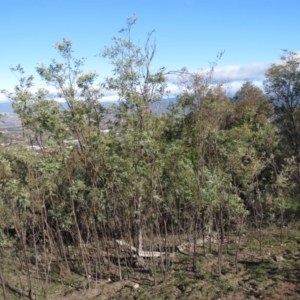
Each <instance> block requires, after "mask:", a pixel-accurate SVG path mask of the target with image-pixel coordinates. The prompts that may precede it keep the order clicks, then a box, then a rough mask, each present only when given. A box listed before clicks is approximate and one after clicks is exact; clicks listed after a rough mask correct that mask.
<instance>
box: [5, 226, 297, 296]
mask: <svg viewBox="0 0 300 300" xmlns="http://www.w3.org/2000/svg"><path fill="white" fill-rule="evenodd" d="M256 235H257V234H256V233H255V232H254V233H253V232H252V233H250V234H247V235H245V236H243V237H242V242H241V246H240V252H239V255H238V260H237V262H238V263H237V265H236V264H235V253H236V247H237V245H236V243H234V242H232V243H228V244H226V245H224V247H223V248H224V249H223V255H222V266H221V273H222V274H221V276H219V273H218V270H219V259H218V255H217V246H216V245H213V247H212V249H211V253H209V251H208V249H206V254H204V252H203V248H202V247H198V248H197V249H196V250H197V251H196V256H195V261H194V262H195V268H194V269H193V255H192V252H191V255H184V254H181V253H177V254H176V255H175V256H174V258H173V259H172V263H171V265H170V268H169V269H168V272H166V274H165V277H164V272H163V267H162V266H161V265H159V264H157V265H156V266H155V269H153V266H152V267H149V268H148V269H147V268H146V269H145V268H144V269H143V268H140V267H133V266H130V267H129V266H128V265H127V266H124V265H123V266H121V268H122V273H123V280H120V278H119V277H118V268H117V267H115V269H112V270H111V271H110V273H108V272H106V274H105V276H103V279H102V280H95V279H94V278H90V288H89V289H88V288H87V287H88V284H87V279H86V277H85V276H84V275H83V274H79V273H78V272H77V273H76V272H73V273H72V274H71V275H70V277H69V278H65V279H64V282H63V283H62V282H61V281H60V280H59V279H58V277H55V276H53V279H52V281H51V283H50V284H49V285H48V286H47V287H44V288H45V289H46V290H47V293H48V297H47V298H46V297H45V293H43V288H42V285H43V283H42V282H43V281H42V279H41V278H39V279H40V280H39V281H37V280H36V277H35V274H36V273H35V271H36V270H35V269H34V265H31V272H32V278H33V279H34V278H35V281H34V280H33V290H35V291H36V293H33V297H32V298H33V299H48V300H59V299H66V300H77V299H78V300H80V299H86V300H89V299H95V300H113V299H118V300H120V299H125V300H126V299H142V300H147V299H149V300H150V299H151V300H155V299H157V300H158V299H170V300H172V299H227V300H234V299H236V300H237V299H270V300H271V299H274V300H283V299H300V231H299V229H298V228H293V229H291V228H286V229H285V230H284V236H283V239H282V240H281V239H280V236H279V230H278V229H274V228H273V229H266V230H264V232H263V236H262V249H261V250H262V251H261V253H260V244H259V239H258V238H257V236H256ZM0 261H1V268H2V271H3V274H4V278H5V281H6V290H7V294H8V299H12V300H14V299H28V294H27V292H28V289H27V287H28V286H27V281H26V272H24V268H22V267H20V261H18V260H16V259H14V258H13V254H12V253H11V252H9V251H8V250H6V257H2V259H1V260H0ZM124 278H125V279H124ZM1 297H2V290H1V288H0V299H3V298H1Z"/></svg>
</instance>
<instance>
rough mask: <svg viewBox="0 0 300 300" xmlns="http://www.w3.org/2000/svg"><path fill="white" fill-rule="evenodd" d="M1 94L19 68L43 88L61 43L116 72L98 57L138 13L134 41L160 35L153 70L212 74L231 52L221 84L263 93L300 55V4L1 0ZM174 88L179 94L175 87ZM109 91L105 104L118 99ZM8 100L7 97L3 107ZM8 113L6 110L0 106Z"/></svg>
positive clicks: (218, 74)
mask: <svg viewBox="0 0 300 300" xmlns="http://www.w3.org/2000/svg"><path fill="white" fill-rule="evenodd" d="M0 5H1V6H0V7H1V12H0V20H1V25H0V38H1V52H0V53H1V55H0V90H1V89H7V90H13V87H14V85H15V84H16V83H17V81H16V78H15V77H14V75H13V74H12V72H11V71H10V67H11V66H15V65H17V64H21V65H22V66H23V68H24V70H25V71H26V74H28V75H30V74H32V75H34V77H35V78H36V84H35V85H36V87H39V86H42V85H43V83H42V82H41V81H40V79H39V76H38V75H37V73H36V71H35V67H37V66H38V65H39V64H41V63H44V64H46V65H48V64H50V62H51V59H52V58H57V59H58V60H59V56H58V55H57V52H56V50H55V49H54V44H55V43H56V42H59V41H61V40H62V38H64V37H65V38H68V39H70V40H72V42H73V46H74V55H75V56H76V57H86V58H87V61H86V66H85V70H86V71H97V72H98V73H99V75H100V79H102V78H104V77H105V76H107V75H109V74H110V73H111V70H112V66H111V65H110V64H109V63H108V62H107V61H106V60H105V59H103V58H100V57H99V56H97V54H99V53H100V51H101V50H102V49H103V48H104V47H105V46H110V45H112V38H113V37H114V36H119V35H120V34H119V33H118V31H119V30H120V29H121V28H123V27H125V24H126V20H127V18H128V17H130V16H132V15H133V14H136V15H137V16H138V22H137V24H136V25H135V26H134V28H133V31H132V35H133V41H134V42H136V43H143V42H145V40H146V37H147V33H148V32H150V31H152V30H155V38H156V42H157V53H156V56H155V60H154V63H153V69H154V70H155V69H158V68H159V67H161V66H165V67H166V68H167V70H179V69H181V68H182V67H186V68H188V69H189V70H191V71H196V70H199V69H206V68H208V66H209V62H212V61H214V60H215V59H216V56H217V54H218V53H219V52H220V51H225V52H224V55H223V56H222V59H221V60H220V61H219V62H218V66H217V68H216V69H215V79H216V80H221V81H226V82H228V84H229V88H230V89H231V91H233V92H234V91H236V90H237V89H238V88H239V87H240V86H241V84H242V83H243V82H245V81H246V80H250V81H252V82H253V83H254V84H256V85H257V86H260V87H262V81H263V79H264V73H265V71H266V69H267V68H268V67H269V66H270V65H271V64H272V63H274V62H276V61H278V59H279V58H280V55H281V54H282V49H288V50H291V51H295V52H297V51H300V38H299V28H300V17H299V11H300V0H285V1H283V0H252V1H250V0H151V1H150V0H0ZM169 89H170V90H171V91H172V93H174V95H175V94H176V93H178V92H179V91H178V88H177V86H176V85H175V84H174V82H173V81H172V82H170V83H169ZM114 96H115V95H114V94H113V93H112V92H105V97H104V100H113V99H116V98H115V97H114ZM5 101H7V98H6V97H5V96H4V95H3V94H0V104H1V103H3V102H5ZM0 110H1V107H0Z"/></svg>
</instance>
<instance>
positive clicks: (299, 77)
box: [264, 50, 300, 157]
mask: <svg viewBox="0 0 300 300" xmlns="http://www.w3.org/2000/svg"><path fill="white" fill-rule="evenodd" d="M299 65H300V57H299V53H296V52H290V51H287V50H286V51H284V53H283V55H282V56H281V59H280V62H279V63H276V64H272V65H271V67H270V68H269V69H268V70H267V71H266V80H265V81H264V88H265V91H266V93H267V95H268V96H269V98H270V101H271V102H272V104H273V106H274V109H275V121H276V123H277V124H278V126H279V129H280V130H281V132H282V138H283V140H284V141H286V142H287V143H288V145H289V146H290V149H291V154H292V155H296V156H297V157H298V156H299V147H300V144H299V141H300V139H299V104H300V66H299Z"/></svg>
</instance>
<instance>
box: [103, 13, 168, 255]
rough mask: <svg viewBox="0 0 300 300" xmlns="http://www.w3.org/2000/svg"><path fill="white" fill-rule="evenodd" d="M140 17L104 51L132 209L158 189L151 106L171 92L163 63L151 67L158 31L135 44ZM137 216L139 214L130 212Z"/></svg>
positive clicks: (139, 207)
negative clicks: (114, 95) (135, 27)
mask: <svg viewBox="0 0 300 300" xmlns="http://www.w3.org/2000/svg"><path fill="white" fill-rule="evenodd" d="M136 22H137V17H136V16H135V15H134V16H132V17H130V18H128V19H127V24H126V25H127V27H126V28H124V29H122V30H121V33H122V34H124V35H125V37H118V38H114V39H113V42H114V44H113V45H112V46H111V47H106V48H105V49H104V50H103V51H102V52H101V56H102V57H104V58H107V59H109V60H110V62H111V64H112V65H113V72H114V76H112V77H108V78H107V79H106V87H107V89H109V90H113V91H116V92H117V93H118V96H119V105H118V106H116V107H115V116H116V123H115V124H116V127H115V128H116V131H117V134H118V135H119V149H120V153H122V156H123V157H124V158H126V160H127V163H128V166H127V167H128V169H127V172H129V173H128V174H127V176H128V177H130V178H131V183H130V185H128V187H127V190H128V191H129V193H126V197H129V198H127V199H126V200H125V202H126V201H129V203H128V206H127V209H129V212H131V213H132V212H134V211H138V215H139V216H140V214H141V211H144V212H145V211H147V207H148V208H149V204H150V203H151V202H152V201H153V197H154V196H155V194H156V189H157V182H155V179H154V177H155V176H154V172H155V171H154V168H155V167H156V162H155V158H156V157H157V154H158V153H159V148H158V145H157V144H156V142H155V139H156V138H157V136H158V134H159V130H158V128H157V127H156V126H157V124H158V119H157V116H154V115H153V113H152V111H151V105H152V104H153V103H155V102H157V101H159V100H161V99H162V97H163V96H164V95H165V94H166V87H167V85H166V79H167V78H166V71H165V68H164V67H162V68H160V69H158V70H156V71H153V70H152V62H153V59H154V57H155V52H156V42H155V40H153V33H154V32H153V31H152V32H150V33H149V34H148V36H147V39H146V42H145V44H144V45H143V46H140V45H139V44H134V42H133V37H132V27H133V25H135V24H136ZM139 218H140V217H138V220H137V222H138V224H139V225H138V227H139V229H138V231H139V239H138V244H139V250H141V249H142V237H141V234H142V231H141V224H140V222H141V220H140V219H139ZM130 219H131V220H134V216H131V217H130Z"/></svg>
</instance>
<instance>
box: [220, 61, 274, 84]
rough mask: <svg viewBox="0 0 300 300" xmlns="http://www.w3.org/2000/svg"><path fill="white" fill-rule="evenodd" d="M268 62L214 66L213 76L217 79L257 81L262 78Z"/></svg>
mask: <svg viewBox="0 0 300 300" xmlns="http://www.w3.org/2000/svg"><path fill="white" fill-rule="evenodd" d="M269 66H270V64H263V63H257V64H252V65H244V66H239V65H231V66H224V67H218V66H217V67H215V70H214V78H215V80H217V81H227V82H232V81H247V80H250V81H257V80H263V79H264V76H265V71H266V69H267V68H268V67H269Z"/></svg>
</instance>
